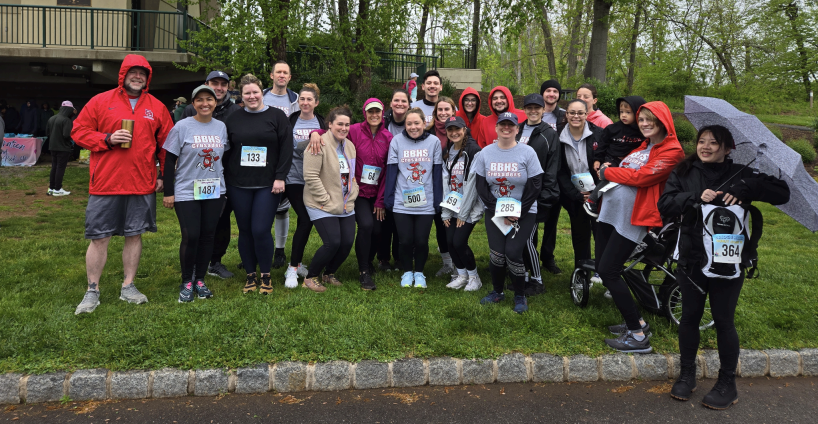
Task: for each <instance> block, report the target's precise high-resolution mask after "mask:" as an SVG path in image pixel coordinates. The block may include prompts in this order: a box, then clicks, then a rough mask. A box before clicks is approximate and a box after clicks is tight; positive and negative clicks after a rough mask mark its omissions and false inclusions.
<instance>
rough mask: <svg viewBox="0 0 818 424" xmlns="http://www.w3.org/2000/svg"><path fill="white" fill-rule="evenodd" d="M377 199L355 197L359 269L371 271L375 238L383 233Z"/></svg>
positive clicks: (356, 251) (356, 248) (356, 243)
mask: <svg viewBox="0 0 818 424" xmlns="http://www.w3.org/2000/svg"><path fill="white" fill-rule="evenodd" d="M374 210H375V199H373V198H369V197H358V198H357V199H355V221H357V222H358V238H357V240H355V257H356V258H357V259H358V271H361V272H364V271H369V265H370V264H371V263H372V259H375V247H374V246H377V245H376V244H375V240H378V238H379V237H380V235H381V221H378V220H377V219H376V218H375V214H374V213H373V211H374Z"/></svg>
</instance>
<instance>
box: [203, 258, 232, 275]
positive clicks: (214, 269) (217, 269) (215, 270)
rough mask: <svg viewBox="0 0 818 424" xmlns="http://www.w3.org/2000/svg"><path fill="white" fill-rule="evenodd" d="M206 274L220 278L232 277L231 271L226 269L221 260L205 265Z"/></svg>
mask: <svg viewBox="0 0 818 424" xmlns="http://www.w3.org/2000/svg"><path fill="white" fill-rule="evenodd" d="M207 275H212V276H214V277H219V278H221V279H227V278H233V273H232V272H230V271H228V270H227V267H226V266H224V265H223V264H222V263H221V262H216V263H214V264H212V265H210V266H209V267H207Z"/></svg>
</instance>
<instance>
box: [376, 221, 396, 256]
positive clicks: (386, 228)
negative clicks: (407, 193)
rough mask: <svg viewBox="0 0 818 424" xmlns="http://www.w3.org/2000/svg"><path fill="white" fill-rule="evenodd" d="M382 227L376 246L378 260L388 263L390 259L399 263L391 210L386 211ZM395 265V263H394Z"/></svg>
mask: <svg viewBox="0 0 818 424" xmlns="http://www.w3.org/2000/svg"><path fill="white" fill-rule="evenodd" d="M384 215H385V217H384V220H383V225H381V234H380V237H376V238H377V239H378V240H377V242H376V244H375V245H376V246H378V260H380V261H384V262H389V259H390V257H394V258H395V262H400V242H399V238H398V228H397V226H396V225H395V214H394V213H392V211H391V210H388V209H387V210H386V213H385V214H384ZM396 265H397V263H396Z"/></svg>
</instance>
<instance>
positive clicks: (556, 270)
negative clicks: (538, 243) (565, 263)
mask: <svg viewBox="0 0 818 424" xmlns="http://www.w3.org/2000/svg"><path fill="white" fill-rule="evenodd" d="M542 267H543V268H544V269H545V270H546V271H548V272H550V273H552V274H554V275H558V274H562V270H561V269H560V267H558V266H557V261H555V260H554V258H551V260H550V261H545V262H543V264H542Z"/></svg>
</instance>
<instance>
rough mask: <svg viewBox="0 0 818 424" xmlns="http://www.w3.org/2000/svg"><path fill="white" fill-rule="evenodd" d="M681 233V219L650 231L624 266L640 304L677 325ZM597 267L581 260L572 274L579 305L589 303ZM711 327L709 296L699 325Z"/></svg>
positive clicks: (679, 294)
mask: <svg viewBox="0 0 818 424" xmlns="http://www.w3.org/2000/svg"><path fill="white" fill-rule="evenodd" d="M678 234H679V223H678V222H672V223H669V224H667V225H665V226H664V227H663V228H662V229H661V230H660V231H659V233H658V234H657V233H654V232H652V231H649V232H648V235H647V236H645V238H644V240H643V241H642V243H640V244H639V245H637V246H636V248H635V249H634V251H633V253H631V256H630V259H628V262H629V263H626V264H625V265H623V267H622V278H623V279H624V280H625V282H626V283H627V284H628V288H630V290H631V292H632V293H633V294H634V296H636V299H637V301H638V302H639V304H640V305H641V306H642V307H643V308H645V309H647V310H648V311H650V312H651V313H654V314H658V315H665V316H666V317H667V318H668V319H669V320H670V321H671V322H672V323H674V324H675V325H679V320H680V319H681V318H682V292H681V290H680V289H679V283H678V282H676V276H675V272H674V268H675V266H676V263H675V261H674V260H673V251H674V250H675V248H676V240H677V237H678ZM594 268H595V267H594V260H593V259H589V260H584V261H581V263H580V264H578V267H577V268H576V269H575V270H574V274H573V275H572V276H571V284H570V290H571V300H573V301H574V304H575V305H577V306H579V307H580V308H584V307H585V306H587V305H588V297H589V294H590V291H591V287H592V286H593V283H592V282H591V277H592V276H593V275H594V272H595V269H594ZM711 326H713V316H712V314H711V313H710V300H709V297H708V300H707V303H706V304H705V310H704V316H702V322H701V324H700V325H699V328H700V329H702V330H704V329H706V328H709V327H711Z"/></svg>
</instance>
